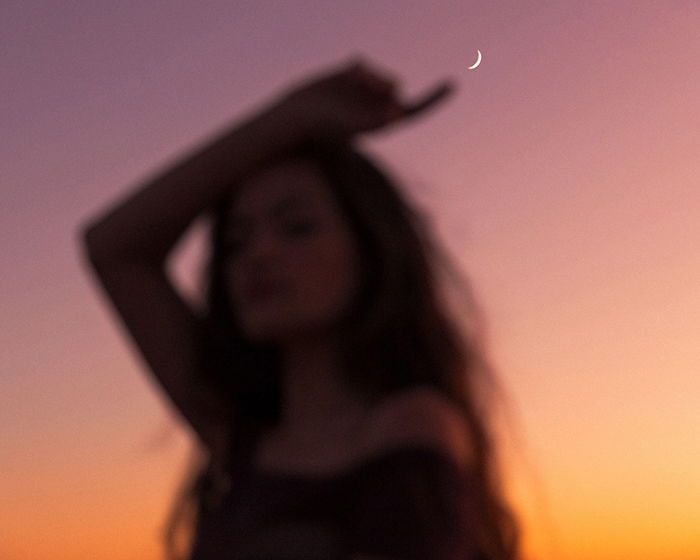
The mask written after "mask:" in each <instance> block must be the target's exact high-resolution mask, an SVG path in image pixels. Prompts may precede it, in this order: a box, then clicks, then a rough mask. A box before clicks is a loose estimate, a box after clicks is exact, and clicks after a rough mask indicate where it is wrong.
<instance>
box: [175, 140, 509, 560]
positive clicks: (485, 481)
mask: <svg viewBox="0 0 700 560" xmlns="http://www.w3.org/2000/svg"><path fill="white" fill-rule="evenodd" d="M295 157H296V158H307V159H310V160H311V161H312V162H313V163H315V164H316V165H318V167H319V168H320V170H321V172H322V173H323V176H324V178H325V179H326V180H327V183H328V185H329V186H330V188H331V190H332V193H333V195H334V197H335V200H336V201H337V202H338V204H339V207H340V209H341V211H342V213H343V215H344V217H345V219H346V220H347V221H348V223H349V224H350V225H351V227H352V229H353V230H354V232H355V234H356V236H357V239H358V240H359V243H360V246H361V250H362V254H363V257H364V259H365V262H366V270H365V271H364V273H365V276H364V281H363V284H362V288H361V290H359V293H358V294H357V299H356V302H355V305H354V306H352V309H351V311H350V312H348V313H347V314H346V316H344V318H343V321H342V328H343V336H342V337H340V340H341V342H342V344H343V346H342V348H341V352H342V354H341V355H342V356H343V357H344V361H343V363H344V364H345V365H346V371H344V372H343V375H346V376H347V382H348V384H349V386H350V387H352V388H353V389H354V390H356V391H357V392H358V394H360V395H362V396H363V397H364V398H365V399H366V401H367V402H371V403H376V402H378V401H380V400H381V399H383V398H385V397H386V396H388V395H390V394H392V393H395V392H397V391H401V390H404V389H407V388H410V387H413V386H416V385H429V386H431V387H433V388H435V389H437V390H439V391H440V392H442V394H444V395H446V396H447V397H448V398H449V399H451V401H452V402H454V403H455V404H456V405H457V406H458V407H459V409H460V410H461V411H462V413H463V418H464V422H465V425H466V426H467V428H468V431H469V434H470V443H471V446H472V455H473V465H472V468H473V471H472V476H475V477H477V480H476V482H477V484H476V488H477V489H478V496H475V498H476V500H477V503H478V507H479V511H480V515H479V517H478V519H474V520H473V525H471V526H470V527H469V528H465V530H469V531H474V530H475V529H476V532H475V536H476V538H477V540H478V544H479V549H480V550H481V551H482V554H483V555H484V558H487V559H488V560H519V559H520V558H521V552H520V525H519V522H518V520H517V517H516V515H515V513H514V511H513V510H512V508H511V507H510V506H509V504H508V502H507V500H506V498H505V496H504V493H503V488H502V484H501V474H500V466H499V459H498V456H499V453H498V446H497V445H496V430H495V429H494V425H493V422H492V414H491V412H492V408H493V405H494V399H495V398H497V397H499V396H501V395H502V389H501V388H500V386H499V383H498V379H497V376H496V372H495V368H494V367H493V366H492V365H491V363H490V360H489V357H488V352H487V344H486V338H485V335H484V333H485V328H484V324H485V321H484V314H483V312H482V311H481V309H480V307H479V306H478V304H477V303H476V301H475V298H474V297H473V293H472V289H471V287H470V283H469V281H468V280H467V279H466V278H465V277H464V276H463V275H461V273H459V272H458V271H457V270H456V269H455V268H454V267H453V266H452V263H451V262H450V259H449V258H448V257H447V256H446V254H445V253H444V251H443V250H442V249H441V247H440V246H439V245H438V243H437V242H436V240H435V239H433V237H432V227H431V223H430V218H429V217H427V216H426V215H425V214H424V213H422V211H421V210H419V209H417V208H416V207H414V206H413V205H412V204H411V203H409V202H408V201H407V200H406V199H405V198H404V197H403V196H402V194H401V193H400V192H399V189H398V188H397V186H396V182H395V181H394V180H392V178H391V177H390V175H389V173H388V172H387V171H386V170H385V169H383V168H382V166H380V165H379V164H378V163H377V162H376V161H373V159H372V158H371V157H369V156H368V155H367V154H365V153H362V152H360V151H359V150H358V149H357V148H356V147H355V146H354V145H353V144H352V143H349V142H348V143H341V142H338V143H329V142H320V141H316V140H309V141H307V142H306V143H303V144H300V145H298V146H297V147H296V148H295V149H294V150H293V151H290V152H287V153H285V154H283V155H281V156H280V159H284V158H295ZM229 204H230V195H229V197H226V198H224V199H222V200H221V201H219V202H218V203H217V204H216V206H215V207H214V208H212V211H211V230H210V245H209V247H210V251H211V252H210V255H209V260H208V263H207V266H206V267H205V269H204V270H203V275H202V282H203V285H204V286H205V290H206V293H205V309H204V316H203V325H204V327H203V329H202V333H201V338H200V340H199V348H200V352H199V358H200V365H201V367H200V370H199V371H201V375H202V379H201V380H200V382H201V383H202V384H203V385H207V386H209V387H215V388H216V390H217V392H218V393H219V394H222V395H225V396H226V398H227V399H228V401H229V402H230V403H233V407H232V409H233V411H234V415H235V420H234V423H235V429H234V430H233V431H234V433H236V434H244V435H247V437H254V434H255V433H257V431H258V430H259V429H261V428H264V427H268V426H273V425H275V424H276V423H277V422H279V419H280V410H281V401H280V399H281V393H280V377H279V376H280V355H279V352H278V350H277V349H276V348H275V347H273V346H266V345H261V344H252V343H250V342H247V341H246V340H245V339H244V338H243V336H242V334H241V332H240V331H239V330H237V327H236V322H235V316H234V310H233V308H232V305H231V302H230V301H229V296H228V295H227V294H228V292H227V290H226V289H225V288H226V284H225V276H224V267H225V253H224V246H223V237H222V234H223V232H224V231H226V227H227V220H228V212H227V209H228V208H229ZM447 280H452V284H451V286H452V288H456V292H460V295H458V296H456V292H455V290H452V291H451V290H450V285H448V282H447ZM460 303H461V304H464V305H465V309H464V311H463V312H462V313H461V314H458V313H456V312H455V309H456V308H457V306H458V305H459V304H460ZM357 348H362V349H363V350H362V352H357ZM231 372H235V375H231ZM218 413H222V414H224V413H225V411H215V410H214V409H212V414H218ZM233 447H234V445H233V442H232V443H231V445H230V448H233ZM231 453H233V452H231ZM230 456H231V455H230V454H229V457H230ZM196 457H197V458H196V460H195V461H194V462H193V463H192V465H191V469H190V472H188V473H187V476H186V477H185V480H184V484H183V485H182V487H181V490H180V492H179V493H177V494H176V498H175V500H174V503H173V505H172V507H171V510H170V515H169V517H168V519H167V521H166V527H165V547H166V550H167V557H168V558H169V559H175V558H183V557H184V558H186V556H177V553H176V540H177V538H178V537H181V535H182V531H183V530H184V531H185V534H186V537H184V538H185V539H186V540H185V542H186V543H187V544H188V545H189V546H190V547H191V545H192V543H193V539H194V538H196V535H197V534H198V531H199V527H200V523H201V520H202V519H203V517H204V516H205V515H206V514H207V512H208V511H209V508H210V507H211V506H212V505H214V504H215V503H216V496H217V480H218V479H217V472H220V471H217V466H216V465H215V464H214V459H213V458H212V457H207V456H206V455H201V454H200V455H197V456H196ZM219 468H221V467H219ZM233 491H235V484H234V486H233ZM187 539H189V540H187Z"/></svg>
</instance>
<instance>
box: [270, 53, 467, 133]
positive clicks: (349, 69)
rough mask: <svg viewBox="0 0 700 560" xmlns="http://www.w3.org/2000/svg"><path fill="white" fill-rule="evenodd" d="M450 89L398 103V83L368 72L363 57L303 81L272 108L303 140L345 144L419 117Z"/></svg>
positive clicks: (446, 86) (445, 83)
mask: <svg viewBox="0 0 700 560" xmlns="http://www.w3.org/2000/svg"><path fill="white" fill-rule="evenodd" d="M453 89H454V84H453V83H452V82H450V81H448V80H445V81H443V82H441V83H440V84H438V85H437V86H436V87H435V88H434V89H432V90H431V91H430V92H428V94H427V95H425V96H424V97H422V98H420V99H419V100H417V101H415V102H413V103H407V104H405V103H402V102H401V100H399V98H398V96H397V81H396V80H395V79H393V78H391V77H389V76H386V75H382V74H381V73H380V72H378V71H376V70H374V69H372V68H370V67H369V66H368V65H367V63H366V62H365V60H364V59H363V58H361V57H355V58H353V59H352V61H351V62H350V63H347V62H346V63H345V64H343V65H342V66H341V67H340V68H339V69H334V70H332V71H330V72H328V71H325V72H322V73H320V74H316V75H314V76H312V77H311V78H309V79H306V80H303V81H302V82H301V83H300V84H297V85H296V87H293V88H292V89H291V90H288V91H287V93H286V94H284V95H283V96H282V98H281V101H280V102H279V103H278V104H277V105H276V106H275V108H274V109H275V111H276V112H277V116H278V117H279V118H281V119H282V120H283V121H284V122H286V123H287V124H290V123H292V124H293V126H296V127H300V129H301V130H302V131H303V134H304V135H305V136H313V137H315V138H321V139H324V140H339V141H345V140H348V139H349V138H351V137H352V136H354V135H356V134H358V133H362V132H368V131H373V130H377V129H380V128H383V127H385V126H387V125H390V124H392V123H395V122H398V121H401V120H403V119H406V118H410V117H412V116H414V115H417V114H419V113H422V112H423V111H424V110H426V109H428V108H429V107H432V106H433V105H435V104H436V103H438V102H439V101H441V100H443V99H444V98H445V97H446V96H447V95H448V94H449V93H450V92H451V91H452V90H453Z"/></svg>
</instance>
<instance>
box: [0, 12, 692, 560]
mask: <svg viewBox="0 0 700 560" xmlns="http://www.w3.org/2000/svg"><path fill="white" fill-rule="evenodd" d="M477 49H479V50H480V51H481V53H482V56H483V60H482V62H481V65H480V66H479V67H478V68H476V69H474V70H468V69H467V67H468V66H471V65H472V64H473V63H474V61H475V60H476V51H477ZM354 54H362V55H363V56H365V57H366V58H367V59H368V61H369V62H370V63H371V64H374V65H376V66H377V67H379V68H382V69H384V70H385V71H386V72H388V73H390V74H392V75H393V76H395V77H396V78H398V79H399V80H400V90H399V92H400V96H401V97H402V98H403V99H406V100H409V99H412V98H413V97H414V96H416V95H418V94H420V93H422V92H423V91H424V90H426V89H428V88H430V87H431V86H432V85H433V84H434V83H435V82H437V81H438V80H440V79H443V78H447V77H449V78H453V79H454V80H455V82H456V85H457V91H456V93H455V94H454V95H453V96H452V98H451V99H450V100H449V101H446V102H445V103H444V104H443V105H441V106H440V107H439V108H438V109H435V110H434V111H432V112H430V113H427V114H426V115H425V116H424V117H421V118H418V119H416V120H415V121H413V122H410V123H406V124H403V125H399V126H396V127H395V128H394V129H393V130H390V131H386V132H384V133H379V134H375V135H367V136H365V137H364V138H362V140H361V146H362V147H363V148H364V149H366V150H367V152H368V153H370V155H373V156H375V157H376V158H377V159H378V160H380V161H381V162H382V163H383V164H385V166H386V167H387V168H388V169H389V170H390V171H391V172H392V173H393V174H394V176H395V177H396V178H397V179H399V180H400V181H401V183H402V185H403V186H404V191H405V193H406V196H407V197H409V199H410V200H412V201H413V202H414V203H415V204H416V205H419V206H420V207H421V208H423V209H425V211H427V212H428V214H429V215H430V216H431V219H432V220H433V226H434V233H435V235H436V236H437V237H438V238H439V240H440V241H441V242H442V244H443V245H444V246H445V247H446V248H447V250H448V251H449V253H450V254H451V255H452V257H453V259H454V261H455V264H457V265H458V266H459V268H460V269H461V270H462V271H463V273H464V274H465V275H466V276H467V277H468V278H469V279H470V280H471V281H472V283H473V287H474V290H475V292H476V294H477V297H478V299H479V302H480V303H481V304H482V306H483V307H484V309H485V311H486V315H487V318H488V327H489V333H490V344H491V348H492V350H491V351H492V354H493V356H494V360H495V362H496V365H497V367H498V369H499V372H500V375H501V381H502V383H503V385H504V386H505V387H506V389H507V390H508V394H509V396H510V398H511V401H512V407H513V418H514V421H515V428H516V432H515V434H514V435H513V436H512V438H511V439H508V438H505V440H504V442H505V445H506V446H507V449H506V450H505V451H504V452H505V454H506V456H507V458H508V460H507V467H508V480H509V484H508V486H509V488H510V491H511V494H512V495H513V500H514V503H515V505H516V507H517V510H518V511H519V512H520V513H521V516H522V523H523V526H524V531H525V545H526V552H527V555H528V556H527V560H697V559H700V530H699V529H698V528H699V527H700V344H699V343H698V337H699V335H700V289H699V286H700V251H699V250H698V249H699V248H700V219H699V218H698V216H699V215H700V172H699V171H698V167H699V166H698V162H699V161H700V157H699V156H700V73H699V71H698V70H699V69H700V2H698V1H695V0H667V1H647V0H612V1H607V2H605V1H593V0H591V1H585V2H578V1H577V2H574V1H573V0H572V1H558V2H554V1H547V2H546V1H542V2H535V1H532V0H522V1H521V0H510V1H507V2H506V1H500V0H490V1H483V2H470V1H447V0H443V1H437V0H431V1H427V0H424V1H422V2H390V1H388V0H372V1H368V0H352V1H347V0H343V1H328V2H319V1H315V2H314V1H310V0H308V1H307V0H299V1H289V2H284V1H278V2H272V1H269V0H260V1H255V2H252V1H251V2H234V1H229V2H224V1H212V2H194V1H190V2H184V1H179V0H177V1H172V0H171V1H167V2H166V1H165V0H159V1H134V0H129V1H123V2H87V1H84V2H59V1H54V2H51V1H35V2H24V1H19V0H11V1H3V2H2V6H0V130H1V133H0V161H2V165H1V171H0V182H1V184H2V203H1V204H0V244H1V246H2V275H1V276H0V298H1V299H0V302H1V304H2V316H3V327H2V329H1V330H0V350H1V352H2V366H1V367H2V371H1V372H0V527H2V529H1V530H0V558H2V559H3V560H84V559H88V558H99V559H101V560H126V559H129V560H133V559H137V560H141V559H142V560H160V559H161V553H162V551H161V530H162V525H163V523H164V521H165V516H166V514H167V512H168V511H169V508H170V504H171V501H172V497H173V495H174V492H175V490H176V487H177V485H178V484H179V483H180V481H181V479H182V475H183V473H184V468H185V467H186V463H187V457H188V456H189V450H190V448H191V446H192V445H193V444H194V441H195V440H194V436H193V434H192V433H191V432H190V431H189V428H188V427H187V426H186V425H185V424H184V423H183V422H182V420H181V419H180V417H179V416H177V413H176V412H175V410H174V409H173V408H171V405H170V403H169V402H168V400H167V397H166V396H165V395H164V394H163V393H161V392H160V389H159V388H158V387H157V386H156V385H155V383H154V382H153V381H152V380H151V378H150V377H149V373H148V371H147V370H146V368H145V365H144V363H143V362H142V361H141V360H140V357H139V356H138V355H137V354H136V353H135V350H134V348H133V347H132V346H131V343H130V341H129V339H127V338H126V336H125V333H124V331H123V330H122V329H121V326H120V325H119V324H118V323H117V322H116V320H115V316H114V315H113V314H112V312H111V309H110V308H109V307H108V306H107V304H106V301H105V300H104V299H103V297H102V295H101V293H100V292H99V291H98V289H97V287H96V285H95V283H94V281H93V279H92V277H91V276H90V273H89V271H88V270H87V268H86V265H85V263H84V260H83V255H82V252H81V247H80V245H79V238H78V231H79V228H80V227H81V225H82V224H83V223H84V222H85V220H87V219H88V218H90V217H92V216H94V215H95V214H96V213H97V212H101V211H103V210H104V209H105V208H106V206H107V205H109V204H111V203H113V202H115V201H116V200H118V199H119V198H120V197H122V196H124V195H125V194H126V193H127V192H128V191H129V190H130V189H132V188H134V187H136V186H138V185H139V184H140V182H141V181H143V180H145V179H146V178H147V177H149V176H150V175H151V174H152V173H154V172H156V171H158V170H160V169H161V168H162V167H163V166H165V165H168V164H169V163H171V162H172V161H173V159H174V158H176V157H178V156H180V155H182V154H183V153H185V152H186V151H187V150H189V149H192V148H194V147H195V146H197V145H198V144H199V143H200V142H201V141H203V140H204V139H206V138H207V137H208V135H209V134H211V133H212V132H213V131H216V130H217V129H218V128H219V127H220V126H221V125H222V124H224V123H226V122H230V121H231V120H232V119H237V118H243V117H245V116H247V115H248V114H249V112H250V111H253V110H255V109H257V108H258V107H260V106H261V104H262V103H264V102H265V101H267V100H269V99H271V98H272V97H273V96H274V95H275V94H276V93H278V92H279V91H280V90H281V89H282V88H284V87H286V86H287V85H288V84H289V83H290V82H291V81H292V80H295V79H298V78H299V77H301V76H302V75H304V74H307V73H309V72H313V71H315V70H318V69H320V68H322V67H328V66H329V65H333V64H336V63H341V62H342V61H343V60H346V59H348V58H349V57H351V56H352V55H354ZM203 231H204V230H203V228H202V224H201V223H196V224H195V226H194V227H193V228H192V230H191V233H190V234H189V235H188V237H187V239H185V241H184V242H183V244H182V247H181V248H180V249H179V251H180V253H179V254H178V256H177V258H176V259H175V261H174V263H173V269H172V273H173V276H174V277H175V279H176V280H177V282H178V284H179V286H180V287H181V289H182V291H183V293H185V294H187V295H188V297H191V298H193V300H194V299H196V297H197V293H196V284H197V274H198V273H199V270H198V267H199V264H200V262H201V255H202V247H203V244H202V241H203V237H202V233H203Z"/></svg>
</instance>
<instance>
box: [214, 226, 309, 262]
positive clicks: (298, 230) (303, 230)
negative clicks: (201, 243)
mask: <svg viewBox="0 0 700 560" xmlns="http://www.w3.org/2000/svg"><path fill="white" fill-rule="evenodd" d="M315 230H316V225H315V224H314V223H313V222H296V223H293V224H287V225H286V226H284V228H283V231H284V234H285V235H289V236H292V237H304V236H306V235H308V234H310V233H313V232H314V231H315ZM248 237H249V235H243V236H240V237H238V238H232V239H229V240H228V241H227V242H226V244H225V245H224V251H225V253H226V254H227V255H235V254H237V253H239V252H240V251H241V250H242V249H243V248H244V247H245V245H246V244H247V243H248Z"/></svg>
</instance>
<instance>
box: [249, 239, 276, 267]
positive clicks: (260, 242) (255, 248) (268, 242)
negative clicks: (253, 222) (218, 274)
mask: <svg viewBox="0 0 700 560" xmlns="http://www.w3.org/2000/svg"><path fill="white" fill-rule="evenodd" d="M279 251H280V243H279V240H278V239H277V238H276V237H275V234H274V233H273V232H257V233H256V234H255V235H251V236H250V238H249V239H248V242H247V243H246V247H245V250H244V254H245V259H246V260H249V261H251V262H256V261H260V260H269V259H271V258H275V257H276V256H277V254H278V252H279Z"/></svg>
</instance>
